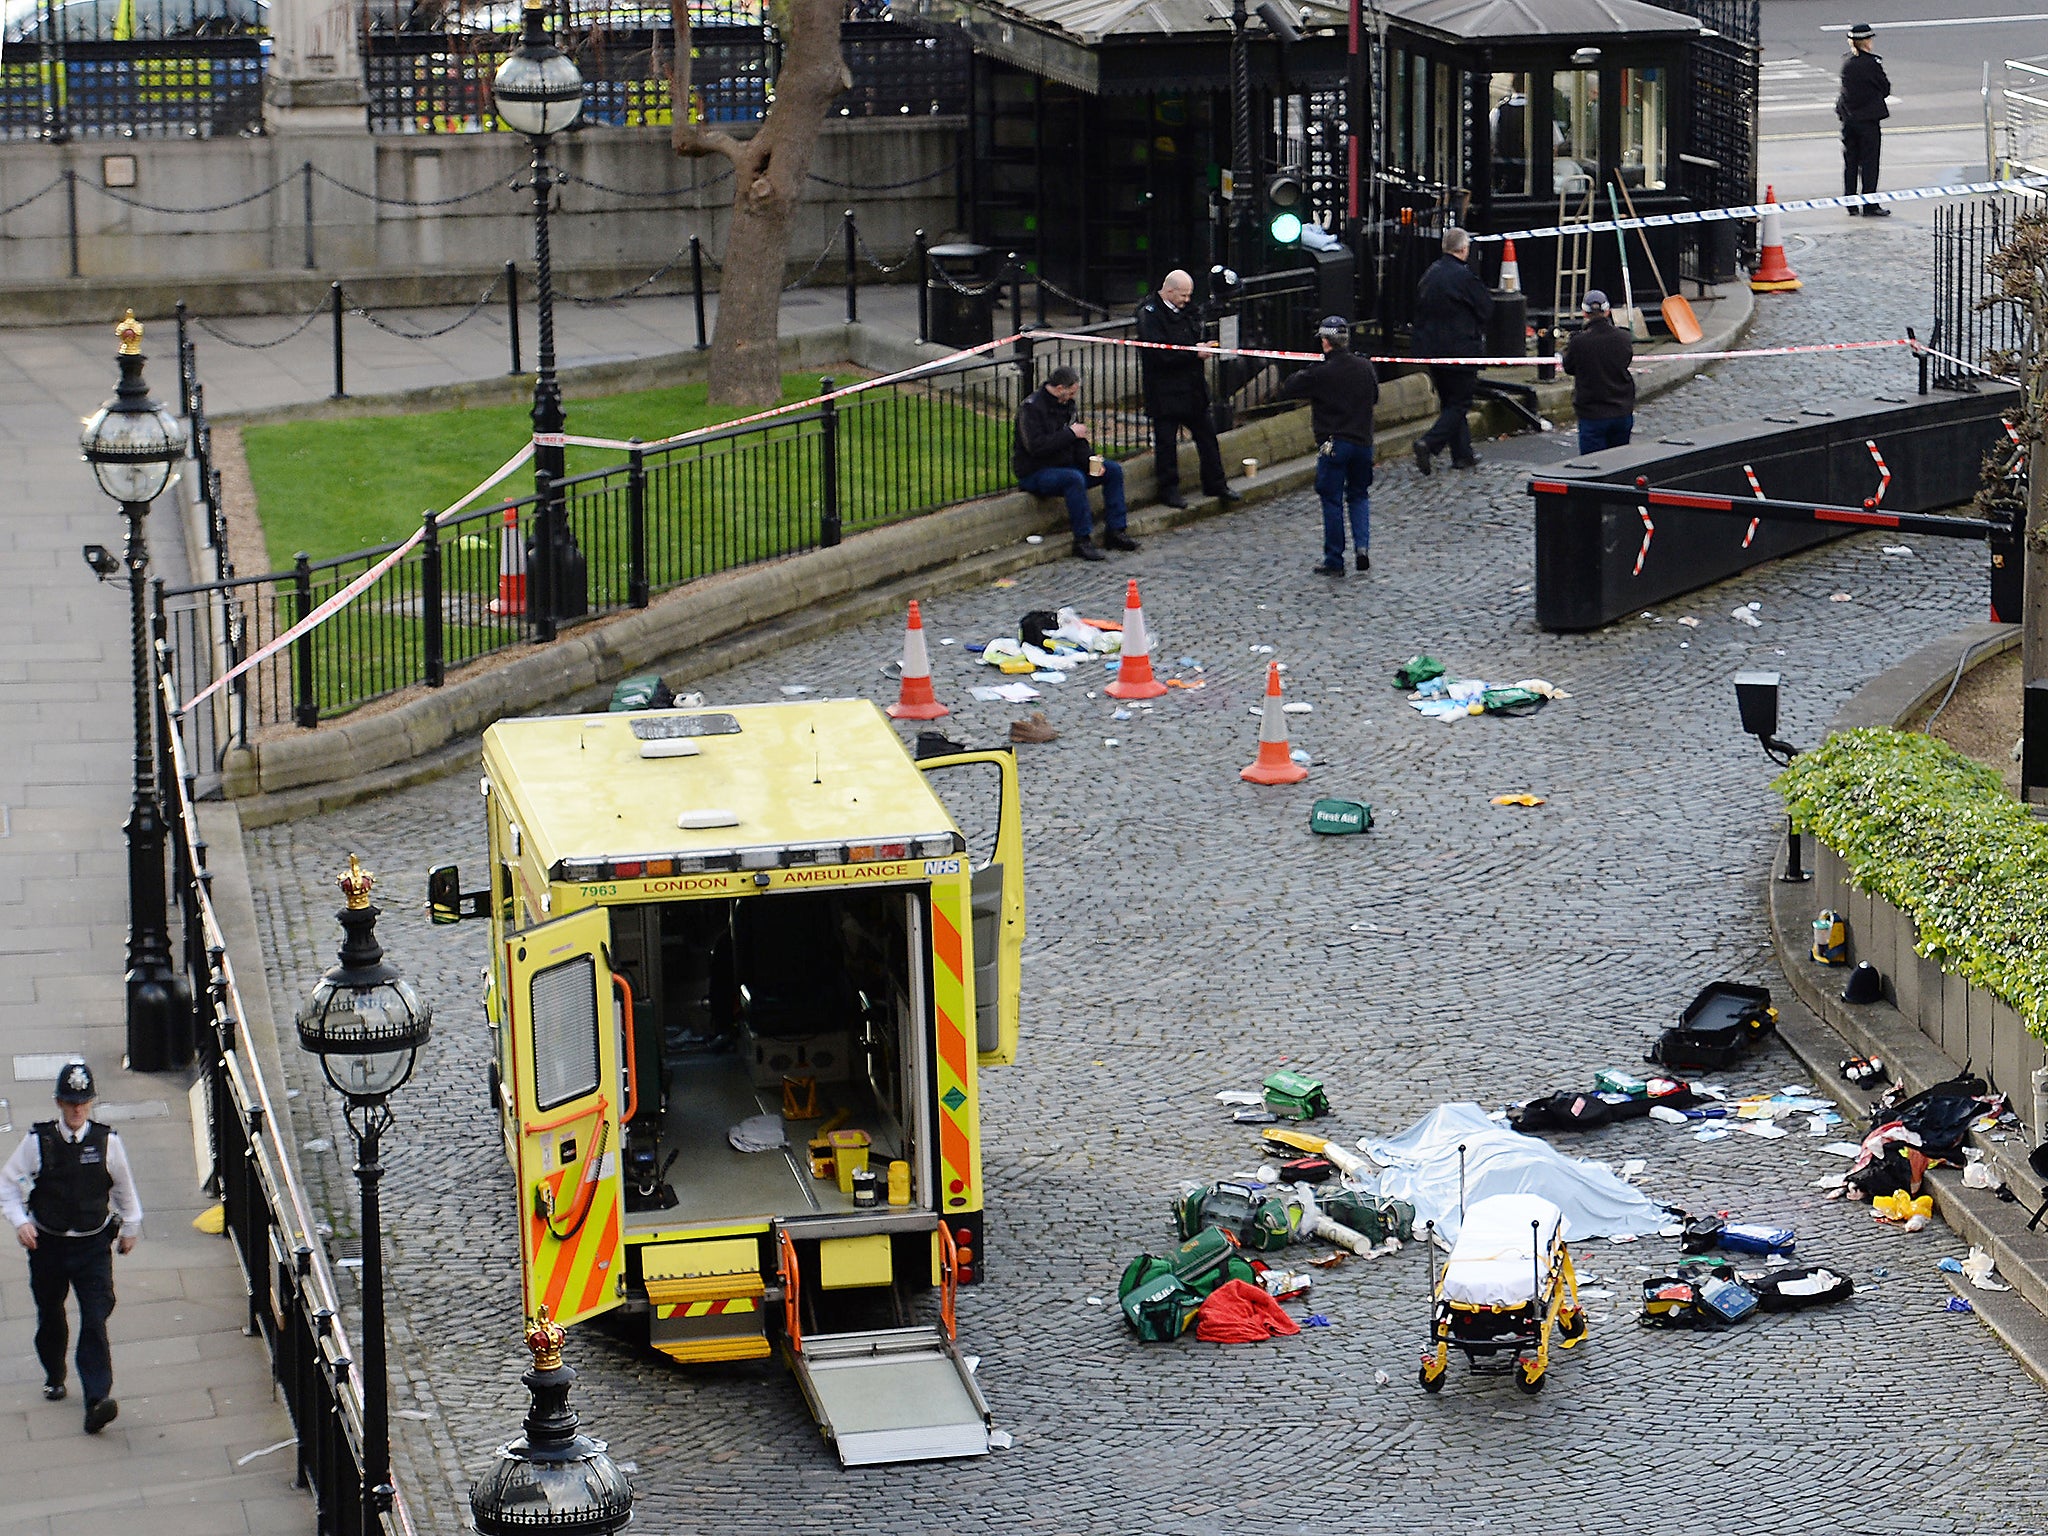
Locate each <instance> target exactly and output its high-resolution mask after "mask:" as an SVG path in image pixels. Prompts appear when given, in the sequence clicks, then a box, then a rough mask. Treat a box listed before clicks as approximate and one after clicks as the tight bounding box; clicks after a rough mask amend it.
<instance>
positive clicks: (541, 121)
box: [491, 0, 583, 138]
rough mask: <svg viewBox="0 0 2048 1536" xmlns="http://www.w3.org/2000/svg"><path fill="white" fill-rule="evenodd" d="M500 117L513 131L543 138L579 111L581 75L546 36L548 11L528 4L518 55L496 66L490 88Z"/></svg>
mask: <svg viewBox="0 0 2048 1536" xmlns="http://www.w3.org/2000/svg"><path fill="white" fill-rule="evenodd" d="M491 92H492V95H493V96H494V97H495V98H496V100H497V103H498V116H499V117H500V118H502V119H503V120H504V123H505V126H506V127H507V128H510V129H511V130H512V131H513V132H514V133H523V134H525V135H527V136H528V137H529V138H543V137H545V136H547V135H548V134H551V133H560V132H561V131H562V130H563V129H564V128H566V127H568V126H569V125H570V124H571V123H573V122H575V121H576V119H577V118H578V117H580V116H581V115H582V113H583V75H582V73H581V72H580V71H579V70H578V69H577V68H576V63H575V61H574V60H573V59H571V58H570V57H569V56H568V55H567V54H566V53H564V52H562V50H561V49H559V48H557V47H556V46H555V44H554V40H553V39H552V38H550V37H549V36H548V33H547V12H546V10H545V9H544V8H543V7H542V6H541V5H540V4H538V3H537V0H529V3H528V5H527V7H526V31H525V34H524V35H523V36H522V37H521V38H520V40H519V50H518V52H516V53H514V54H512V55H511V57H509V58H507V59H506V60H505V62H504V63H502V64H500V65H499V66H498V73H497V76H496V78H495V80H494V81H493V82H492V85H491Z"/></svg>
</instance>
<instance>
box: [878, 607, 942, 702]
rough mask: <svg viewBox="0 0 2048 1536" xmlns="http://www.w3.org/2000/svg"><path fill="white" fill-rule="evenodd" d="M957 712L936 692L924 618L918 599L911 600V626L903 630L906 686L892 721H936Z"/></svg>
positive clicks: (897, 696)
mask: <svg viewBox="0 0 2048 1536" xmlns="http://www.w3.org/2000/svg"><path fill="white" fill-rule="evenodd" d="M951 713H953V711H951V710H950V709H948V708H946V706H945V705H943V704H941V703H940V702H939V701H938V697H937V696H936V695H935V694H934V693H933V692H932V659H931V655H930V653H929V652H927V651H926V650H925V648H924V619H923V618H922V617H921V616H920V615H919V614H918V611H917V599H916V598H914V597H913V598H912V599H911V600H910V623H909V625H908V626H907V627H906V628H905V629H904V631H903V686H902V687H901V688H900V689H898V690H897V694H896V702H895V703H894V704H891V705H890V706H889V718H890V719H892V720H936V719H938V718H939V716H941V715H950V714H951Z"/></svg>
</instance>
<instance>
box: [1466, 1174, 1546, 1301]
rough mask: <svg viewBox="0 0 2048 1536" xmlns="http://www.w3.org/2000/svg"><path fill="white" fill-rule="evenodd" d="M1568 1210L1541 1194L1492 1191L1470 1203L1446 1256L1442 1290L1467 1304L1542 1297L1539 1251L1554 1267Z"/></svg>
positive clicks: (1542, 1260)
mask: <svg viewBox="0 0 2048 1536" xmlns="http://www.w3.org/2000/svg"><path fill="white" fill-rule="evenodd" d="M1563 1222H1564V1213H1563V1212H1562V1211H1560V1210H1559V1209H1558V1208H1557V1207H1556V1206H1554V1205H1552V1204H1551V1203H1550V1202H1549V1201H1548V1200H1546V1199H1544V1198H1543V1197H1542V1196H1541V1195H1493V1196H1490V1197H1488V1198H1487V1199H1485V1200H1482V1201H1480V1202H1479V1203H1478V1204H1477V1205H1474V1206H1471V1207H1468V1208H1467V1210H1466V1212H1465V1228H1464V1230H1463V1231H1462V1232H1460V1233H1459V1234H1458V1243H1457V1246H1456V1247H1455V1248H1453V1249H1452V1250H1451V1256H1450V1257H1449V1258H1448V1259H1446V1260H1445V1261H1444V1272H1443V1296H1444V1300H1446V1301H1455V1302H1461V1303H1463V1304H1464V1305H1466V1306H1468V1307H1520V1306H1526V1305H1527V1304H1528V1303H1530V1302H1532V1301H1534V1300H1536V1299H1537V1295H1536V1275H1537V1270H1538V1267H1539V1265H1538V1260H1537V1257H1536V1255H1537V1254H1538V1253H1539V1252H1540V1253H1541V1255H1542V1258H1541V1265H1540V1267H1541V1269H1542V1271H1543V1273H1545V1274H1548V1273H1549V1272H1550V1256H1551V1254H1552V1253H1553V1252H1555V1251H1556V1248H1557V1242H1558V1235H1557V1234H1558V1228H1559V1227H1560V1226H1561V1225H1563Z"/></svg>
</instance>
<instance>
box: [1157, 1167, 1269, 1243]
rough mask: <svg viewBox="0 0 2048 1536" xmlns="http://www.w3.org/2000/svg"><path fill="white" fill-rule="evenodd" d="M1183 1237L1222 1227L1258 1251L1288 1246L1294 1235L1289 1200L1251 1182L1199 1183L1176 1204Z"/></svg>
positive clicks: (1176, 1213) (1175, 1217) (1176, 1218)
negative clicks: (1206, 1228)
mask: <svg viewBox="0 0 2048 1536" xmlns="http://www.w3.org/2000/svg"><path fill="white" fill-rule="evenodd" d="M1173 1219H1174V1222H1175V1224H1176V1225H1177V1226H1178V1227H1179V1229H1180V1235H1181V1236H1182V1237H1183V1238H1190V1237H1193V1236H1195V1235H1196V1234H1197V1233H1199V1232H1200V1231H1201V1230H1202V1229H1203V1228H1204V1227H1221V1228H1222V1229H1223V1230H1224V1231H1226V1232H1228V1233H1229V1234H1230V1235H1231V1236H1233V1237H1235V1238H1236V1239H1237V1240H1238V1242H1239V1243H1241V1244H1243V1245H1244V1246H1245V1247H1247V1248H1249V1249H1251V1250H1253V1251H1254V1252H1256V1253H1271V1252H1272V1251H1273V1250H1274V1249H1275V1248H1285V1247H1286V1246H1287V1244H1288V1243H1289V1242H1290V1241H1291V1240H1292V1238H1293V1236H1294V1229H1293V1226H1292V1224H1291V1223H1290V1222H1289V1221H1288V1219H1287V1204H1286V1202H1285V1201H1283V1200H1276V1199H1273V1198H1271V1197H1270V1196H1265V1195H1261V1194H1260V1193H1259V1192H1258V1191H1257V1190H1256V1189H1254V1188H1252V1187H1251V1186H1250V1185H1249V1184H1215V1185H1209V1184H1201V1185H1197V1186H1196V1187H1195V1188H1194V1189H1193V1190H1191V1191H1189V1193H1188V1194H1187V1195H1186V1196H1185V1197H1184V1198H1183V1199H1182V1200H1181V1201H1180V1202H1179V1203H1178V1204H1176V1205H1175V1206H1174V1208H1173Z"/></svg>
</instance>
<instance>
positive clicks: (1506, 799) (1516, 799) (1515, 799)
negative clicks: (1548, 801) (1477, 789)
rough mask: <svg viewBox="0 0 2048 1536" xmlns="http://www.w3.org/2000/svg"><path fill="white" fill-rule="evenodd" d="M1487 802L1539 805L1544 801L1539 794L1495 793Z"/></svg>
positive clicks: (1494, 803)
mask: <svg viewBox="0 0 2048 1536" xmlns="http://www.w3.org/2000/svg"><path fill="white" fill-rule="evenodd" d="M1489 803H1491V804H1493V805H1541V804H1543V803H1544V802H1543V797H1542V796H1541V795H1495V796H1494V797H1493V799H1492V801H1491V802H1489Z"/></svg>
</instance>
